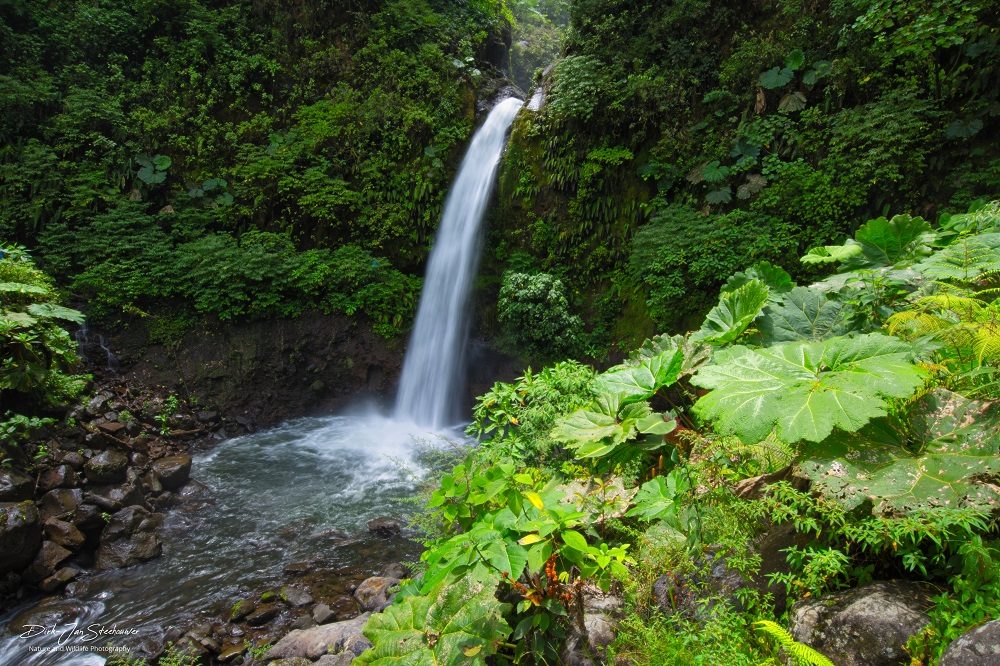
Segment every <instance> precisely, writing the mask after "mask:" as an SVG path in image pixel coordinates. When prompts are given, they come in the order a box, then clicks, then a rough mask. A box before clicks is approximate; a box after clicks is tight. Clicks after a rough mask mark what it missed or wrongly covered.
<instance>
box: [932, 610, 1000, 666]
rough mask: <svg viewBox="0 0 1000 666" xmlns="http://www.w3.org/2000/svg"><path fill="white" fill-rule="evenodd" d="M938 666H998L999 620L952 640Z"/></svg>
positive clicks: (999, 654) (999, 660)
mask: <svg viewBox="0 0 1000 666" xmlns="http://www.w3.org/2000/svg"><path fill="white" fill-rule="evenodd" d="M938 666H1000V620H993V621H992V622H987V623H986V624H981V625H979V626H978V627H976V628H975V629H970V630H969V631H967V632H965V633H964V634H962V635H961V636H959V637H958V638H956V639H955V640H953V641H952V642H951V645H949V646H948V649H946V650H945V651H944V654H943V655H941V660H940V661H939V662H938Z"/></svg>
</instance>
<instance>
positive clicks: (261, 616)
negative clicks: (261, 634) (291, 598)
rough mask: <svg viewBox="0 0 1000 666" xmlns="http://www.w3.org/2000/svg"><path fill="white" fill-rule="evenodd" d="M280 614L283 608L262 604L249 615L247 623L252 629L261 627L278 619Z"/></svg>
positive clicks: (276, 605)
mask: <svg viewBox="0 0 1000 666" xmlns="http://www.w3.org/2000/svg"><path fill="white" fill-rule="evenodd" d="M280 612H281V606H280V605H278V604H261V605H260V606H257V608H256V609H254V611H253V612H252V613H250V614H249V615H247V617H246V622H247V624H249V625H250V626H251V627H259V626H261V625H262V624H267V623H268V622H270V621H271V620H273V619H274V618H276V617H278V613H280Z"/></svg>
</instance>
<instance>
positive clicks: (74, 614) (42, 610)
mask: <svg viewBox="0 0 1000 666" xmlns="http://www.w3.org/2000/svg"><path fill="white" fill-rule="evenodd" d="M86 616H87V609H86V607H85V606H84V605H83V604H81V603H80V602H78V601H74V600H72V599H60V598H58V597H49V598H47V599H43V600H42V601H40V602H38V603H37V604H35V605H34V606H32V607H31V608H28V609H27V610H24V611H21V612H20V613H18V614H17V615H15V616H14V618H13V619H11V621H10V622H9V623H8V624H7V631H8V632H9V633H11V634H14V635H17V634H23V633H24V632H25V631H26V630H27V628H28V627H29V626H32V625H34V626H40V627H52V626H57V627H62V626H65V625H67V624H72V623H74V622H77V621H78V620H79V619H80V618H82V617H86Z"/></svg>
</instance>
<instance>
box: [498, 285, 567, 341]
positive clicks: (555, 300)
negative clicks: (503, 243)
mask: <svg viewBox="0 0 1000 666" xmlns="http://www.w3.org/2000/svg"><path fill="white" fill-rule="evenodd" d="M497 314H498V317H499V319H500V324H501V325H502V326H503V330H504V334H505V335H506V336H507V338H508V339H509V341H510V344H511V345H512V346H513V348H514V349H515V350H517V351H518V352H519V353H521V354H524V355H526V356H528V357H530V358H536V359H543V360H544V359H551V358H554V357H559V356H572V355H573V354H574V353H575V352H576V351H577V350H578V349H579V345H580V335H581V332H582V329H583V322H582V321H581V320H580V317H578V316H577V315H574V314H572V313H570V311H569V303H568V301H567V300H566V289H565V287H564V286H563V283H562V280H559V279H558V278H555V277H553V276H552V275H549V274H548V273H536V274H529V273H515V272H508V273H505V274H504V276H503V282H502V284H501V286H500V297H499V300H498V302H497Z"/></svg>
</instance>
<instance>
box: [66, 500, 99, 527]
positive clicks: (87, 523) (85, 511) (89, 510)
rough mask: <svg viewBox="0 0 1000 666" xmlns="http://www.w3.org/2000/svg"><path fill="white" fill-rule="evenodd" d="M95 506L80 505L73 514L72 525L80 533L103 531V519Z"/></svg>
mask: <svg viewBox="0 0 1000 666" xmlns="http://www.w3.org/2000/svg"><path fill="white" fill-rule="evenodd" d="M102 513H104V512H102V511H101V510H100V509H99V508H98V507H97V505H95V504H81V505H80V506H78V507H76V511H74V512H73V524H74V525H75V526H76V527H77V529H79V530H80V531H82V532H93V531H96V530H101V529H104V525H105V522H104V517H103V516H102V515H101V514H102Z"/></svg>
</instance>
